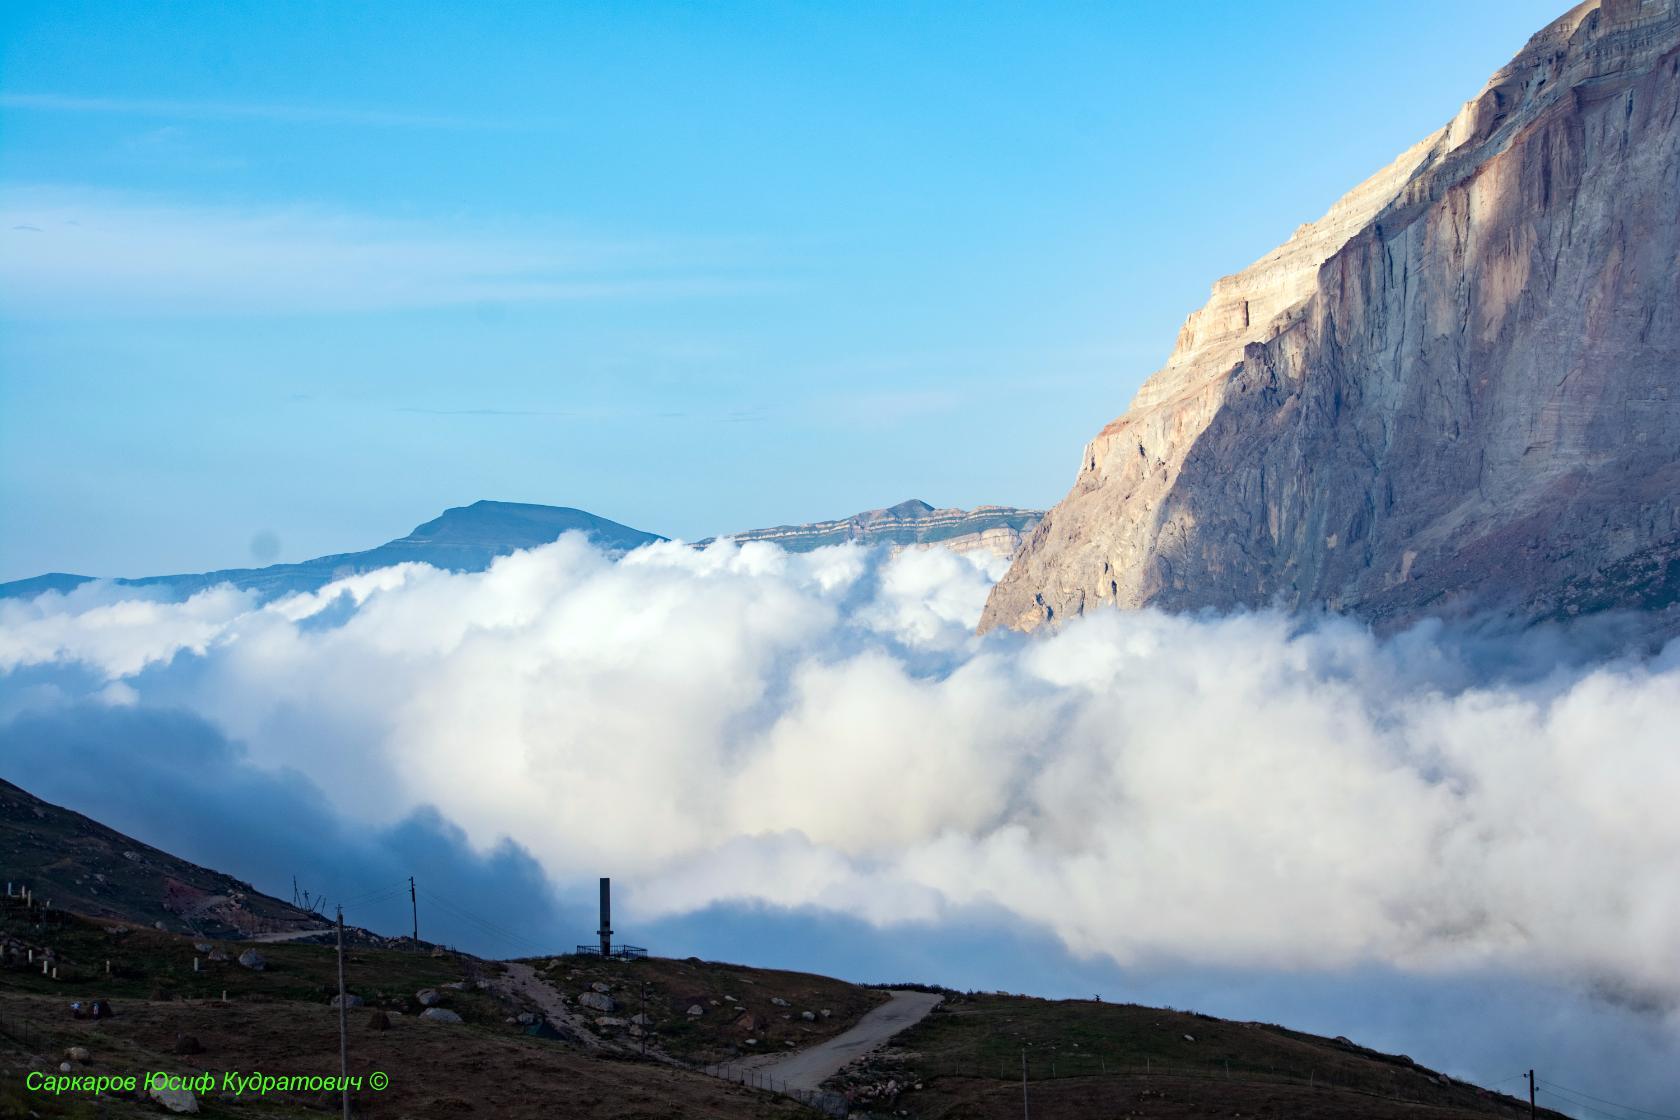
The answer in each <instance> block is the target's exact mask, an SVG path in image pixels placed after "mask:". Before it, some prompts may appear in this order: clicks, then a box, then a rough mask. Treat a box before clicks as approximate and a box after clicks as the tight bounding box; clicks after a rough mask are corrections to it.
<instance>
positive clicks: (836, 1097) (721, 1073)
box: [700, 1062, 851, 1120]
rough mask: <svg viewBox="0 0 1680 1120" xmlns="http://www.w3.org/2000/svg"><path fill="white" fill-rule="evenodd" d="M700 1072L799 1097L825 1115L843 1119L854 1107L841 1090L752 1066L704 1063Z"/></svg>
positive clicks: (800, 1100)
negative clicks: (792, 1081)
mask: <svg viewBox="0 0 1680 1120" xmlns="http://www.w3.org/2000/svg"><path fill="white" fill-rule="evenodd" d="M700 1072H701V1073H704V1074H706V1075H707V1076H708V1077H716V1078H719V1079H720V1080H723V1081H733V1082H735V1083H736V1084H737V1085H745V1086H746V1087H747V1088H749V1089H760V1090H763V1091H764V1092H766V1093H776V1094H778V1095H779V1096H783V1097H787V1098H788V1099H789V1100H794V1101H798V1102H799V1103H800V1104H802V1105H804V1106H805V1107H807V1108H810V1109H814V1110H815V1111H817V1112H820V1113H822V1114H823V1115H824V1116H833V1117H837V1118H841V1120H843V1118H844V1117H845V1116H846V1115H847V1114H848V1113H849V1112H850V1111H851V1102H849V1101H848V1100H847V1099H846V1097H845V1096H844V1095H842V1094H840V1093H830V1092H826V1091H824V1090H822V1089H801V1088H799V1087H798V1086H795V1085H789V1084H788V1083H787V1082H786V1081H782V1080H780V1079H779V1078H776V1077H772V1076H770V1075H769V1074H767V1073H765V1072H764V1071H763V1070H760V1069H755V1068H754V1067H752V1066H742V1065H735V1064H734V1063H731V1062H722V1063H719V1064H717V1065H711V1066H702V1067H700Z"/></svg>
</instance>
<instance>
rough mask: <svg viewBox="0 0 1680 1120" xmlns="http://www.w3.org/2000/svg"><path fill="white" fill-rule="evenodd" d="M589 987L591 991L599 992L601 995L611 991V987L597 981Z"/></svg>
mask: <svg viewBox="0 0 1680 1120" xmlns="http://www.w3.org/2000/svg"><path fill="white" fill-rule="evenodd" d="M589 987H590V990H591V991H596V992H600V993H601V994H602V995H606V994H607V993H608V992H610V991H612V985H611V984H604V983H602V982H601V981H599V980H597V981H595V982H594V983H593V984H591V985H589Z"/></svg>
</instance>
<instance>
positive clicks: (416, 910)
mask: <svg viewBox="0 0 1680 1120" xmlns="http://www.w3.org/2000/svg"><path fill="white" fill-rule="evenodd" d="M408 905H409V907H410V909H412V910H413V911H414V951H415V952H417V953H418V952H419V951H420V903H419V902H418V901H416V899H415V897H414V876H412V875H410V876H409V877H408Z"/></svg>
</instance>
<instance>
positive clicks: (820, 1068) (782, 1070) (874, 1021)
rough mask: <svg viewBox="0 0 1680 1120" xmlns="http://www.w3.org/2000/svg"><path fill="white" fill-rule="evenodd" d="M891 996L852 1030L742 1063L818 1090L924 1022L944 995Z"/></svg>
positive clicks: (799, 1086)
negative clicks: (855, 1061) (873, 1052)
mask: <svg viewBox="0 0 1680 1120" xmlns="http://www.w3.org/2000/svg"><path fill="white" fill-rule="evenodd" d="M891 995H892V999H890V1000H888V1001H887V1002H886V1003H883V1004H882V1005H881V1006H879V1007H877V1008H875V1010H873V1011H871V1012H869V1014H867V1015H865V1016H864V1017H863V1018H861V1019H859V1020H858V1021H857V1025H856V1026H854V1027H853V1028H852V1029H851V1030H849V1031H846V1032H845V1033H844V1034H838V1035H835V1036H834V1037H833V1038H831V1039H829V1040H828V1041H827V1042H819V1043H817V1044H816V1045H815V1046H807V1047H805V1048H804V1049H803V1050H796V1051H794V1052H793V1053H791V1054H774V1055H771V1054H767V1055H765V1056H764V1057H763V1058H754V1059H751V1060H749V1061H747V1062H743V1063H741V1064H742V1065H743V1066H746V1067H749V1068H751V1069H752V1070H753V1072H754V1073H757V1074H760V1075H763V1076H767V1077H769V1078H771V1079H772V1080H773V1081H776V1082H781V1083H784V1084H786V1085H787V1087H788V1088H790V1089H810V1090H815V1089H817V1088H818V1087H819V1086H821V1085H822V1083H823V1082H824V1081H827V1080H828V1079H829V1078H830V1077H833V1076H834V1075H835V1074H837V1073H839V1072H840V1070H841V1069H842V1068H843V1067H844V1066H845V1065H846V1063H847V1062H850V1061H853V1060H854V1059H857V1058H861V1057H862V1056H863V1055H865V1054H868V1053H870V1052H871V1051H873V1050H877V1049H879V1048H880V1047H882V1046H884V1045H886V1043H887V1040H888V1039H890V1038H892V1036H893V1035H895V1034H898V1033H899V1032H900V1031H904V1030H908V1029H909V1028H911V1027H913V1026H915V1025H916V1024H917V1023H919V1022H921V1021H922V1020H923V1019H925V1018H926V1017H927V1014H928V1012H930V1011H932V1010H933V1009H934V1007H935V1006H936V1005H937V1004H938V1003H939V1001H940V1000H941V999H943V998H944V997H943V996H938V995H934V994H933V993H931V992H892V993H891Z"/></svg>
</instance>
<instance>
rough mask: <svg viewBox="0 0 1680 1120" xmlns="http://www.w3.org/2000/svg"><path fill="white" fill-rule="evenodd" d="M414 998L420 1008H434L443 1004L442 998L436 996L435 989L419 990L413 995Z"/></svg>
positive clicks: (436, 991)
mask: <svg viewBox="0 0 1680 1120" xmlns="http://www.w3.org/2000/svg"><path fill="white" fill-rule="evenodd" d="M414 998H415V999H416V1000H417V1001H418V1002H419V1004H420V1006H421V1007H436V1006H437V1005H438V1004H440V1003H442V1002H443V997H442V996H440V995H439V994H438V990H437V989H436V988H421V989H420V990H419V991H418V992H415V993H414Z"/></svg>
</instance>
